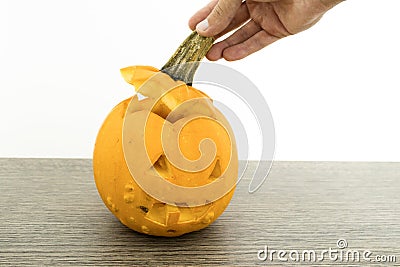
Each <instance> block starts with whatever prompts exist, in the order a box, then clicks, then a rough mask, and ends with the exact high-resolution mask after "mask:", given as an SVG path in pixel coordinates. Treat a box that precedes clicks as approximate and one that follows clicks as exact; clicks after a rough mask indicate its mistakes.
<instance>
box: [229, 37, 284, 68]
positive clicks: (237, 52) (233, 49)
mask: <svg viewBox="0 0 400 267" xmlns="http://www.w3.org/2000/svg"><path fill="white" fill-rule="evenodd" d="M279 39H280V38H278V37H276V36H272V35H270V34H268V33H267V32H266V31H259V32H257V33H256V34H255V35H253V36H252V37H250V38H249V39H248V40H246V41H244V42H242V43H239V44H237V45H234V46H230V47H228V48H226V49H224V50H223V52H222V57H223V58H225V59H226V60H228V61H234V60H239V59H242V58H245V57H247V56H248V55H250V54H253V53H254V52H257V51H259V50H261V49H262V48H264V47H266V46H267V45H270V44H272V43H273V42H275V41H277V40H279Z"/></svg>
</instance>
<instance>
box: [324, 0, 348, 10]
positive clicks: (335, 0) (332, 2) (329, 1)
mask: <svg viewBox="0 0 400 267" xmlns="http://www.w3.org/2000/svg"><path fill="white" fill-rule="evenodd" d="M320 1H321V3H322V4H323V5H324V6H326V8H327V9H331V8H332V7H334V6H336V5H337V4H340V3H341V2H344V1H345V0H320Z"/></svg>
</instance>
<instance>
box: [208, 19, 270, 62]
mask: <svg viewBox="0 0 400 267" xmlns="http://www.w3.org/2000/svg"><path fill="white" fill-rule="evenodd" d="M261 30H262V28H261V27H260V26H259V25H258V24H257V23H255V22H254V21H253V20H250V21H249V22H247V23H246V24H245V25H244V26H242V27H241V28H240V29H239V30H237V31H236V32H234V33H233V34H232V35H231V36H229V37H228V38H226V39H225V40H223V41H221V42H219V43H216V44H215V45H213V46H212V47H211V49H210V51H208V53H207V58H208V59H209V60H213V61H214V60H218V59H220V58H222V56H223V51H224V50H225V49H226V48H228V47H231V46H235V45H237V44H239V43H242V42H244V41H246V40H247V39H249V38H250V37H252V36H253V35H254V34H256V33H257V32H259V31H261Z"/></svg>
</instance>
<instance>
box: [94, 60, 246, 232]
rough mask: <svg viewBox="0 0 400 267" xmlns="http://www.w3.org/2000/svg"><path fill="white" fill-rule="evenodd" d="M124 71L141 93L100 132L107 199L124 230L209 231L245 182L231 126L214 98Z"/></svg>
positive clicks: (137, 69) (97, 171)
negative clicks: (240, 179)
mask: <svg viewBox="0 0 400 267" xmlns="http://www.w3.org/2000/svg"><path fill="white" fill-rule="evenodd" d="M121 73H122V75H123V77H124V79H125V80H126V81H127V82H128V83H130V84H132V85H133V86H134V87H135V88H136V91H137V92H138V94H136V95H135V96H133V97H132V98H129V99H126V100H124V101H122V102H121V103H119V104H118V105H117V106H116V107H114V109H113V110H112V111H111V113H110V114H109V115H108V116H107V118H106V120H105V121H104V123H103V125H102V127H101V129H100V131H99V133H98V136H97V139H96V145H95V149H94V155H93V169H94V178H95V182H96V186H97V189H98V191H99V194H100V196H101V198H102V200H103V201H104V203H105V204H106V206H107V207H108V208H109V210H110V211H111V212H112V213H113V214H114V215H115V216H116V217H117V218H118V219H119V220H120V221H121V222H122V223H123V224H124V225H126V226H128V227H129V228H131V229H133V230H135V231H138V232H141V233H145V234H149V235H156V236H179V235H182V234H185V233H188V232H192V231H196V230H200V229H202V228H204V227H206V226H208V225H209V224H211V223H212V222H213V221H214V220H216V219H217V218H218V216H220V215H221V214H222V212H223V211H224V210H225V208H226V207H227V206H228V204H229V201H230V200H231V198H232V196H233V193H234V189H235V183H236V179H237V173H238V159H237V151H236V144H235V140H234V137H233V133H232V130H231V129H230V126H229V124H228V122H227V121H226V119H225V118H224V116H223V115H222V114H221V113H220V112H219V111H218V110H217V109H216V108H215V107H214V106H213V104H212V100H211V99H210V98H209V97H208V96H207V95H206V94H204V93H203V92H201V91H199V90H197V89H195V88H193V87H192V86H189V85H187V84H185V83H184V82H181V81H176V80H174V79H172V78H171V77H170V75H168V74H166V73H163V72H160V71H159V70H158V69H156V68H153V67H148V66H134V67H128V68H124V69H122V70H121ZM139 96H142V97H143V98H144V99H139ZM210 140H211V141H210Z"/></svg>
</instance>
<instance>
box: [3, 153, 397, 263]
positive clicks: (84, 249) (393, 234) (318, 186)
mask: <svg viewBox="0 0 400 267" xmlns="http://www.w3.org/2000/svg"><path fill="white" fill-rule="evenodd" d="M254 166H255V164H254V163H251V164H250V168H254ZM249 182H250V179H249V177H245V178H244V179H243V180H242V181H241V182H240V183H239V185H238V188H237V190H236V192H235V196H234V198H233V200H232V203H231V204H230V205H229V207H228V208H227V210H226V211H225V213H224V214H223V215H222V216H221V217H220V218H219V219H218V220H217V221H216V222H215V223H214V224H212V225H211V226H210V227H208V228H206V229H204V230H202V231H199V232H194V233H190V234H187V235H184V236H182V237H178V238H157V237H151V236H146V235H143V234H138V233H136V232H134V231H131V230H130V229H128V228H126V227H125V226H123V225H122V224H121V223H119V221H118V220H117V219H116V218H115V217H114V216H113V215H112V214H111V213H110V212H109V211H108V210H107V208H106V207H105V206H104V204H103V202H102V201H101V199H100V197H99V196H98V194H97V190H96V187H95V184H94V180H93V174H92V168H91V160H86V159H0V192H1V193H0V214H1V218H0V266H31V265H32V266H46V265H47V266H61V265H68V266H137V265H147V266H154V265H155V266H158V265H192V266H193V265H194V266H199V265H203V266H207V265H213V266H214V265H237V266H254V265H262V266H267V265H268V266H270V265H282V266H293V265H297V264H302V265H305V266H309V265H315V266H329V265H337V266H365V265H373V266H381V265H383V263H371V262H368V261H365V260H363V259H361V260H360V262H352V261H351V259H350V261H349V262H346V261H344V260H342V261H340V260H336V261H334V260H330V259H329V257H328V256H326V257H325V258H324V260H323V261H320V262H310V261H304V260H303V261H302V260H301V259H300V260H299V261H294V260H291V259H289V256H288V254H289V252H290V251H291V250H292V251H293V250H297V251H299V253H301V252H302V251H304V250H315V251H316V252H317V253H319V252H320V251H322V250H327V249H329V248H333V249H338V247H337V241H338V239H345V240H346V241H347V244H348V247H347V248H345V249H342V250H340V249H338V251H346V250H357V251H361V252H362V251H364V250H369V251H371V252H372V255H371V258H372V259H373V260H375V258H374V257H375V256H390V255H393V256H396V261H397V263H396V262H392V263H386V264H388V265H389V266H399V263H400V212H399V210H400V193H399V189H400V163H340V162H275V163H274V165H273V167H272V170H271V173H270V175H269V176H268V178H267V181H266V182H265V183H264V185H263V186H262V187H261V188H260V190H258V191H257V192H256V193H254V194H249V193H248V190H247V189H248V185H249ZM265 246H268V249H269V250H271V249H273V250H286V251H287V254H286V258H287V259H288V261H287V262H283V261H280V260H279V259H278V258H277V256H276V255H275V258H274V259H273V260H271V259H270V258H268V259H266V260H265V261H261V260H259V259H258V257H257V253H258V251H259V250H262V249H264V248H265ZM260 255H261V256H262V255H264V254H260ZM291 255H292V256H293V257H292V258H295V257H294V256H295V254H291Z"/></svg>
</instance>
